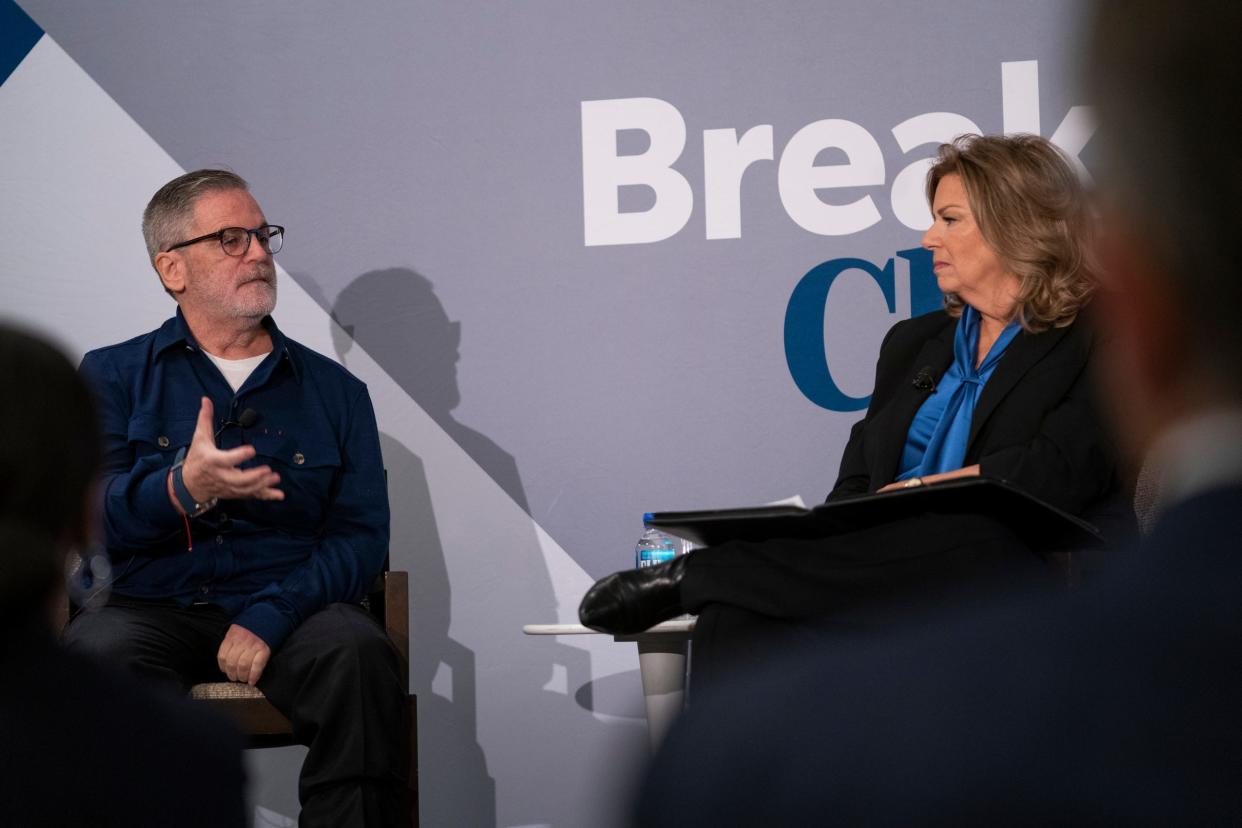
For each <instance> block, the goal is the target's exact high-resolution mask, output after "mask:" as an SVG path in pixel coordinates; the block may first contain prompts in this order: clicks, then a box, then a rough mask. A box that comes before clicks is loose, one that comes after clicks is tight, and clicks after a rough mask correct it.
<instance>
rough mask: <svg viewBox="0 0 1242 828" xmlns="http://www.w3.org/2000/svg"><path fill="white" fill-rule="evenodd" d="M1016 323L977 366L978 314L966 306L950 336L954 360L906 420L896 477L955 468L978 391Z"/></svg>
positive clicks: (1015, 331)
mask: <svg viewBox="0 0 1242 828" xmlns="http://www.w3.org/2000/svg"><path fill="white" fill-rule="evenodd" d="M1020 330H1021V326H1020V325H1018V323H1017V321H1013V322H1010V323H1009V324H1008V325H1006V326H1005V330H1003V331H1001V335H1000V336H999V337H997V338H996V342H994V343H993V344H992V348H991V350H989V351H988V355H987V356H986V357H985V358H984V360H983V362H982V363H981V364H980V365H979V367H978V368H975V367H974V366H975V354H976V353H977V352H978V349H979V312H978V311H977V310H975V309H974V308H972V307H970V306H969V305H967V306H966V307H965V309H963V311H962V316H961V318H960V319H958V320H957V331H956V333H954V335H953V364H952V365H950V366H949V370H948V371H946V372H945V375H944V376H943V377H941V378H940V383H939V385H937V387H936V390H935V391H933V392H932V395H931V396H930V397H928V398H927V399H926V400H925V401H924V403H923V405H922V406H921V407H920V408H919V411H918V414H916V415H915V416H914V420H913V421H912V422H911V423H910V431H909V432H908V433H907V435H906V445H905V449H904V450H903V451H902V455H901V469H902V471H901V474H899V475H897V479H898V480H907V479H909V478H911V477H924V476H926V475H929V474H938V473H940V472H947V471H953V470H954V469H960V468H961V467H962V463H963V461H964V460H965V458H966V442H967V440H968V439H969V438H970V422H971V419H972V418H973V416H974V413H975V405H976V404H977V403H978V402H979V393H980V391H982V390H983V386H984V385H985V384H986V383H987V381H988V379H989V378H990V377H991V376H992V372H993V371H995V370H996V365H997V363H999V362H1000V359H1001V356H1002V355H1003V354H1004V353H1005V349H1006V348H1007V347H1008V346H1009V343H1010V342H1012V341H1013V339H1014V337H1016V336H1017V335H1018V332H1019V331H1020Z"/></svg>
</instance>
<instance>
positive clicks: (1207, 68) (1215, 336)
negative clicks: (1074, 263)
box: [1084, 0, 1242, 453]
mask: <svg viewBox="0 0 1242 828" xmlns="http://www.w3.org/2000/svg"><path fill="white" fill-rule="evenodd" d="M1239 31H1242V4H1240V3H1237V2H1236V1H1235V0H1202V2H1196V3H1193V4H1189V5H1183V4H1175V3H1168V2H1162V0H1102V1H1101V2H1098V3H1097V4H1096V6H1095V10H1094V15H1093V19H1092V20H1091V25H1090V29H1089V32H1088V36H1087V42H1086V43H1085V51H1084V59H1085V67H1084V68H1085V72H1084V75H1085V79H1086V83H1087V87H1088V94H1089V96H1090V99H1091V100H1092V101H1093V102H1094V103H1095V104H1096V106H1097V111H1098V113H1099V116H1100V128H1099V131H1098V133H1097V134H1096V136H1095V137H1094V138H1093V139H1092V140H1093V142H1095V143H1096V144H1097V147H1096V151H1097V154H1098V156H1099V159H1100V160H1099V163H1098V164H1094V165H1093V171H1094V172H1095V174H1096V180H1097V183H1098V185H1099V194H1100V209H1101V214H1102V219H1103V227H1104V233H1103V234H1102V240H1101V244H1100V248H1099V249H1100V257H1101V264H1102V265H1103V271H1104V272H1103V282H1102V288H1103V289H1102V291H1101V297H1100V300H1101V305H1102V306H1103V312H1102V313H1101V314H1100V317H1101V322H1102V323H1103V324H1104V325H1105V326H1106V331H1107V333H1109V334H1111V336H1112V337H1113V344H1114V347H1113V348H1112V350H1111V358H1110V359H1109V360H1108V363H1107V365H1106V370H1105V371H1104V377H1103V379H1104V382H1105V383H1106V384H1107V386H1108V389H1109V391H1110V392H1111V393H1110V396H1111V397H1112V398H1113V401H1114V403H1115V404H1116V405H1117V407H1118V411H1117V414H1118V417H1117V419H1118V421H1119V422H1120V423H1121V424H1122V427H1123V429H1125V432H1126V433H1125V435H1124V436H1125V437H1126V438H1127V442H1128V443H1129V445H1130V448H1131V449H1132V450H1134V451H1135V452H1136V453H1139V452H1141V451H1142V450H1143V449H1144V448H1145V447H1146V446H1148V445H1149V444H1150V443H1151V441H1152V440H1153V439H1154V438H1155V437H1156V436H1158V435H1159V434H1160V433H1161V431H1162V430H1163V429H1164V428H1166V427H1167V426H1168V425H1170V424H1171V423H1173V422H1175V421H1176V420H1177V419H1178V418H1180V417H1184V416H1185V415H1186V414H1187V413H1190V412H1192V411H1198V410H1202V409H1206V408H1208V407H1212V406H1217V405H1222V404H1224V405H1236V404H1238V402H1239V401H1242V278H1239V276H1238V269H1239V268H1238V262H1237V259H1238V254H1237V253H1236V252H1235V248H1236V247H1237V241H1236V238H1237V235H1238V232H1239V230H1240V229H1242V153H1239V151H1238V147H1237V131H1236V130H1235V129H1234V126H1233V124H1234V123H1235V120H1234V119H1235V118H1236V113H1237V107H1238V101H1239V100H1240V99H1242V53H1240V52H1239V49H1238V45H1237V42H1236V41H1237V35H1238V32H1239Z"/></svg>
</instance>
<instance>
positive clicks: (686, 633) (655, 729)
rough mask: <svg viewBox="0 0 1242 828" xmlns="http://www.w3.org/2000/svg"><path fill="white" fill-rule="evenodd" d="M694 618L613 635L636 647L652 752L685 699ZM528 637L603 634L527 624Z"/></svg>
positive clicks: (570, 626)
mask: <svg viewBox="0 0 1242 828" xmlns="http://www.w3.org/2000/svg"><path fill="white" fill-rule="evenodd" d="M694 622H695V619H693V618H678V619H674V620H672V621H664V622H661V623H659V624H656V625H655V626H654V627H652V628H651V629H649V630H647V631H646V632H641V633H637V634H635V635H614V636H613V637H612V640H613V641H633V642H635V643H637V644H638V672H639V675H641V676H642V681H643V701H644V702H645V703H646V707H647V734H648V737H649V739H650V744H651V751H652V753H654V752H655V750H656V748H658V747H659V746H660V743H661V742H662V741H664V736H665V734H667V733H668V729H669V728H670V727H672V725H673V721H674V720H676V718H677V714H679V713H680V712H681V709H682V707H683V706H684V705H685V700H686V649H687V647H686V645H687V643H688V642H689V641H690V633H691V632H692V631H693V630H694ZM522 632H524V633H526V634H527V635H604V634H605V633H600V632H597V631H596V630H593V629H591V628H590V627H584V626H582V625H581V624H527V625H526V626H524V627H522Z"/></svg>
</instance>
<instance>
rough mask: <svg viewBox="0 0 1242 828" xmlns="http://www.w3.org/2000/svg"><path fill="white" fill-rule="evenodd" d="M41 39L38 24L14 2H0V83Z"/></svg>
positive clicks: (1, 0) (7, 0)
mask: <svg viewBox="0 0 1242 828" xmlns="http://www.w3.org/2000/svg"><path fill="white" fill-rule="evenodd" d="M41 37H43V30H42V29H40V28H39V24H38V23H36V22H34V21H33V20H31V19H30V15H28V14H26V12H24V11H22V9H21V7H20V6H18V5H17V3H15V2H14V0H0V83H4V82H5V81H6V80H8V79H9V75H11V74H13V70H14V69H16V68H17V64H19V63H21V62H22V61H23V60H25V59H26V55H28V54H30V50H31V49H33V48H34V45H35V44H36V43H38V42H39V38H41Z"/></svg>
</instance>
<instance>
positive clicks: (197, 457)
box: [181, 397, 285, 503]
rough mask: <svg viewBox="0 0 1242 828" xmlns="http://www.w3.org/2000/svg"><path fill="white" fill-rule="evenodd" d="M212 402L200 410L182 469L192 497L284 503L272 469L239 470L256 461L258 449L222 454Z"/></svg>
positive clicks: (208, 401)
mask: <svg viewBox="0 0 1242 828" xmlns="http://www.w3.org/2000/svg"><path fill="white" fill-rule="evenodd" d="M212 413H213V410H212V405H211V400H209V399H207V398H206V397H203V399H202V404H201V406H200V407H199V409H198V423H197V425H195V427H194V437H193V438H191V440H190V449H189V451H187V452H186V455H185V462H184V463H183V464H182V467H181V479H182V481H184V483H185V487H186V489H188V490H189V492H190V495H191V497H193V498H194V499H195V500H196V501H198V502H199V503H205V502H207V501H208V500H211V499H212V498H213V497H218V498H221V499H233V500H238V499H251V500H284V499H285V493H284V492H282V491H281V490H280V489H277V488H276V484H277V483H279V482H280V475H279V474H277V473H276V472H274V471H272V468H271V466H256V467H255V468H253V469H239V468H237V467H238V466H239V465H241V464H242V463H244V462H246V461H247V460H249V459H250V458H252V457H254V455H255V451H254V446H238V447H237V448H235V449H228V450H227V451H221V450H220V449H218V448H216V438H215V435H214V433H213V432H212V429H211V423H212Z"/></svg>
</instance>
